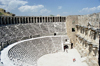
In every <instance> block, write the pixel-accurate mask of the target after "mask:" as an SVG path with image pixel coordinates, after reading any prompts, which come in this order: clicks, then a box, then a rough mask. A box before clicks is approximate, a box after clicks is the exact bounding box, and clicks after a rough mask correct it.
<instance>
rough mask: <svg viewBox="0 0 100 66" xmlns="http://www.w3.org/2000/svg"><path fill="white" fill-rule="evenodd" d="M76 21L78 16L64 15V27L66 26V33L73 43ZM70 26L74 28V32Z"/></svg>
mask: <svg viewBox="0 0 100 66" xmlns="http://www.w3.org/2000/svg"><path fill="white" fill-rule="evenodd" d="M77 23H78V16H73V15H72V16H68V17H66V27H67V35H68V37H69V38H70V41H71V43H73V45H74V44H75V42H76V39H75V37H76V36H75V34H76V32H77V30H76V27H75V24H77ZM72 28H75V32H72Z"/></svg>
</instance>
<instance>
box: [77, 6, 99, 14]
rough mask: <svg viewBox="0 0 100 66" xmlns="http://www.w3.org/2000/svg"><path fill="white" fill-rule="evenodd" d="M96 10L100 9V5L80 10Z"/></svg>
mask: <svg viewBox="0 0 100 66" xmlns="http://www.w3.org/2000/svg"><path fill="white" fill-rule="evenodd" d="M96 10H100V5H99V6H97V7H92V8H88V7H87V8H83V9H82V10H80V11H79V12H91V11H96Z"/></svg>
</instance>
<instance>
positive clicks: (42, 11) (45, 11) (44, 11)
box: [40, 9, 51, 13]
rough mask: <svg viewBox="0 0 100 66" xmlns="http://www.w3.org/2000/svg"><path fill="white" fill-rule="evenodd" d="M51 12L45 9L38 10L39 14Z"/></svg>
mask: <svg viewBox="0 0 100 66" xmlns="http://www.w3.org/2000/svg"><path fill="white" fill-rule="evenodd" d="M50 12H51V11H50V10H47V9H41V10H40V13H50Z"/></svg>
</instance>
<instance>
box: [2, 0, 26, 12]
mask: <svg viewBox="0 0 100 66" xmlns="http://www.w3.org/2000/svg"><path fill="white" fill-rule="evenodd" d="M0 3H1V4H2V5H0V8H4V9H6V10H9V11H10V10H13V9H15V8H17V7H18V6H22V5H25V4H26V3H28V2H27V1H23V0H0Z"/></svg>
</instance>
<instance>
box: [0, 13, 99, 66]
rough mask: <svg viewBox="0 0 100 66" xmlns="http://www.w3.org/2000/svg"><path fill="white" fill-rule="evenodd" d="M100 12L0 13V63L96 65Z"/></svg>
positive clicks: (1, 65)
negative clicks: (19, 14) (61, 14)
mask: <svg viewBox="0 0 100 66" xmlns="http://www.w3.org/2000/svg"><path fill="white" fill-rule="evenodd" d="M99 24H100V12H99V13H93V14H89V15H69V16H0V66H99V35H100V29H99Z"/></svg>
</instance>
